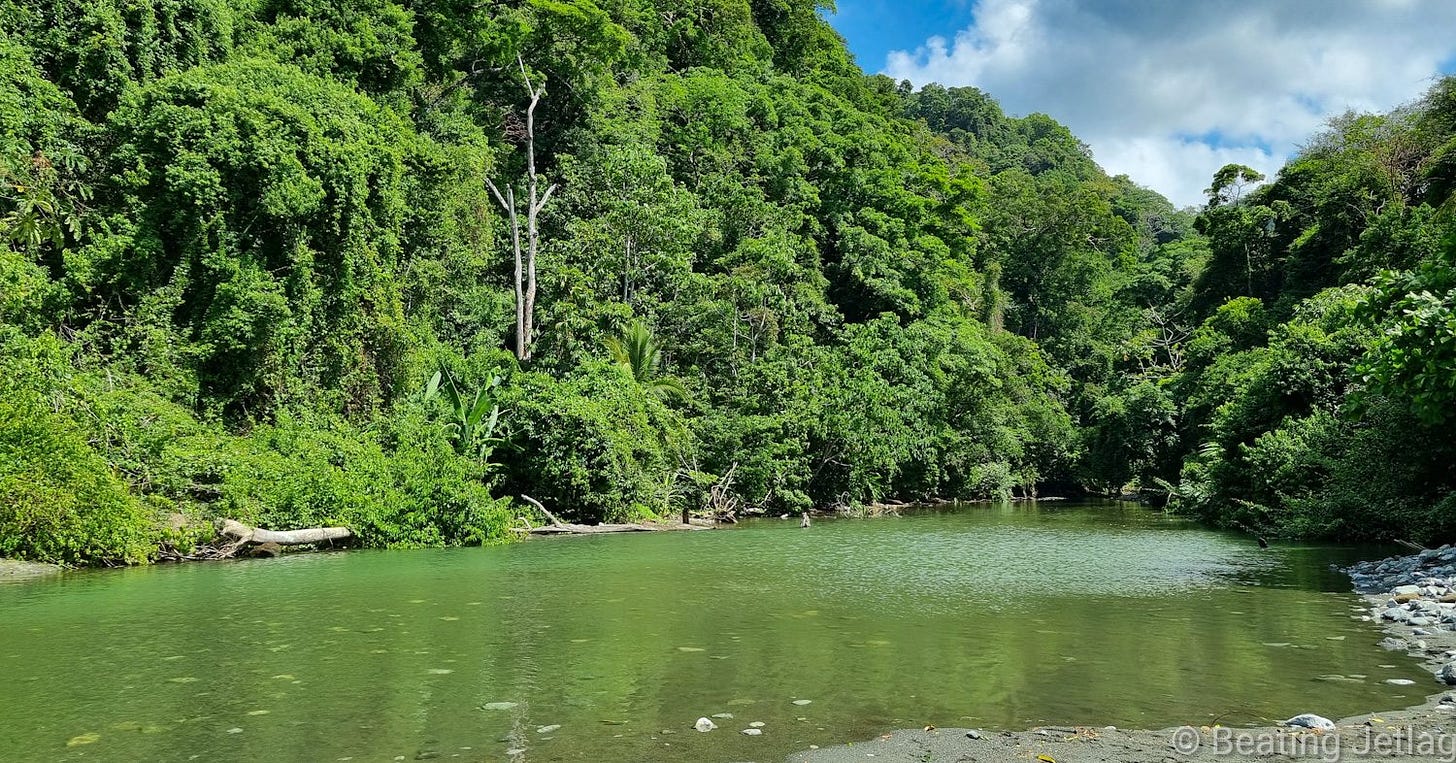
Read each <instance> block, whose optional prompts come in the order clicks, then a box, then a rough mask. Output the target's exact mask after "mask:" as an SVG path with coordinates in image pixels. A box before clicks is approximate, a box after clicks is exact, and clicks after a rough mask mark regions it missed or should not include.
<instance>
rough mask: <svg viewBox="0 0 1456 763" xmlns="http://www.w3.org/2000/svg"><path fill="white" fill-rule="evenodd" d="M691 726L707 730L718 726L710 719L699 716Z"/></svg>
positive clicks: (703, 730) (699, 729)
mask: <svg viewBox="0 0 1456 763" xmlns="http://www.w3.org/2000/svg"><path fill="white" fill-rule="evenodd" d="M693 728H695V729H697V730H698V731H702V732H708V731H712V730H713V729H716V728H718V724H716V723H714V722H712V721H711V720H708V719H707V718H699V719H698V722H697V723H694V724H693Z"/></svg>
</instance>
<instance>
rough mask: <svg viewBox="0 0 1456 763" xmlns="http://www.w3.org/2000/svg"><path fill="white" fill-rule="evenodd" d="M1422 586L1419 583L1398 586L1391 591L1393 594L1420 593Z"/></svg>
mask: <svg viewBox="0 0 1456 763" xmlns="http://www.w3.org/2000/svg"><path fill="white" fill-rule="evenodd" d="M1420 592H1421V587H1420V586H1418V585H1403V586H1396V587H1395V588H1394V589H1392V590H1391V591H1390V593H1391V595H1392V596H1407V595H1420Z"/></svg>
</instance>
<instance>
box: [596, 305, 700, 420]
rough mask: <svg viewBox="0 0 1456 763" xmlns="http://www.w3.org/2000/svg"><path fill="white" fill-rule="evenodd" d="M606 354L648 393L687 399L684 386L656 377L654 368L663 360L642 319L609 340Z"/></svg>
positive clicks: (671, 380)
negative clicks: (608, 353) (609, 354)
mask: <svg viewBox="0 0 1456 763" xmlns="http://www.w3.org/2000/svg"><path fill="white" fill-rule="evenodd" d="M606 345H607V351H608V352H610V353H611V355H612V360H614V361H616V362H617V365H620V366H621V367H623V368H625V369H627V371H628V372H629V373H631V374H632V379H633V380H634V381H636V382H637V383H638V384H640V385H642V388H643V389H645V390H647V391H648V393H650V394H652V395H655V396H657V397H659V398H677V399H680V400H682V399H686V398H687V396H688V390H687V387H684V386H683V383H682V382H681V381H678V380H677V379H674V378H672V377H671V376H658V375H657V366H658V364H659V363H660V362H661V360H662V348H660V347H659V346H658V344H657V339H656V338H655V337H654V336H653V335H652V329H649V328H648V327H647V324H646V323H643V322H642V321H641V320H635V321H633V322H631V323H629V324H627V328H626V329H624V330H623V331H622V333H621V335H620V336H615V337H609V338H608V339H607V341H606Z"/></svg>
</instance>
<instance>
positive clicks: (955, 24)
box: [829, 0, 971, 72]
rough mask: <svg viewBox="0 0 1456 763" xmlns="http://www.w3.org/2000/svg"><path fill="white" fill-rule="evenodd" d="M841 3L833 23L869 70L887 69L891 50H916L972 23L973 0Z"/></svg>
mask: <svg viewBox="0 0 1456 763" xmlns="http://www.w3.org/2000/svg"><path fill="white" fill-rule="evenodd" d="M838 5H839V13H837V14H835V15H834V16H831V17H830V18H829V23H831V24H833V25H834V28H835V29H837V30H839V33H840V34H842V35H844V39H845V40H846V41H848V42H849V49H850V50H851V51H852V52H853V53H854V57H855V60H856V61H858V62H859V65H860V67H861V68H863V69H864V70H865V71H867V72H876V71H879V70H880V69H881V68H883V67H884V65H885V60H886V59H887V58H888V57H889V55H890V51H894V50H914V49H916V48H918V47H920V46H921V45H924V44H925V41H926V40H928V39H930V38H931V37H934V36H936V35H946V34H953V33H954V32H955V31H956V30H959V29H965V28H966V26H968V25H969V24H970V23H971V3H970V0H934V2H919V3H917V2H911V3H903V2H894V0H848V2H840V3H839V4H838Z"/></svg>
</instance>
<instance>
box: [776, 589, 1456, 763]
mask: <svg viewBox="0 0 1456 763" xmlns="http://www.w3.org/2000/svg"><path fill="white" fill-rule="evenodd" d="M1364 598H1365V599H1366V601H1367V603H1368V604H1369V605H1370V607H1371V611H1372V613H1375V612H1379V611H1380V610H1382V609H1384V608H1385V606H1386V603H1387V602H1388V601H1389V600H1390V598H1391V596H1390V595H1389V594H1379V595H1367V596H1365V597H1364ZM1370 620H1371V621H1372V624H1378V625H1380V626H1381V628H1382V629H1383V631H1384V635H1387V636H1389V637H1393V638H1397V639H1400V640H1401V641H1403V642H1405V643H1406V645H1407V647H1408V648H1409V651H1410V653H1411V654H1413V655H1415V656H1418V657H1420V658H1422V659H1424V660H1425V667H1427V668H1428V669H1429V670H1430V672H1431V676H1432V677H1431V679H1430V681H1431V684H1430V686H1431V689H1432V690H1433V691H1436V693H1435V694H1432V695H1431V696H1430V697H1429V698H1427V700H1426V702H1425V704H1422V705H1418V706H1415V707H1410V708H1406V709H1403V710H1391V711H1389V712H1384V713H1376V714H1374V715H1358V716H1354V717H1350V718H1341V719H1338V720H1336V721H1335V724H1336V726H1337V728H1336V729H1335V730H1334V731H1330V732H1324V733H1319V732H1314V731H1309V730H1303V729H1287V728H1277V727H1272V726H1269V727H1262V728H1224V727H1220V728H1210V727H1207V726H1204V727H1200V728H1189V727H1183V728H1182V729H1179V728H1169V729H1161V730H1157V731H1137V730H1123V729H1115V728H1112V727H1110V726H1109V727H1103V728H1098V727H1080V726H1079V727H1069V726H1046V727H1042V728H1036V729H1031V730H1028V731H1016V732H1000V731H982V730H973V729H950V728H942V729H934V730H930V731H925V730H921V729H907V730H901V731H893V732H890V733H887V734H884V735H883V736H881V737H879V738H878V739H873V740H869V741H865V742H855V743H853V744H848V745H840V746H836V747H826V748H823V749H817V750H808V751H805V752H800V753H797V754H795V755H793V756H791V757H790V758H789V761H791V763H848V761H856V762H857V763H863V762H864V761H872V763H925V761H935V762H936V763H941V762H945V763H960V762H962V761H964V762H967V763H969V762H971V761H976V762H979V763H1026V762H1027V761H1042V762H1043V763H1045V761H1049V760H1050V761H1055V763H1124V762H1125V763H1178V762H1181V761H1202V762H1205V763H1206V762H1211V761H1228V760H1257V761H1278V760H1310V761H1329V762H1331V763H1333V762H1334V761H1342V760H1401V761H1421V762H1422V763H1426V762H1429V763H1436V762H1437V761H1439V762H1440V763H1453V761H1456V689H1453V690H1452V691H1450V692H1448V691H1444V690H1442V691H1437V690H1439V689H1445V688H1449V687H1445V686H1444V684H1442V683H1441V682H1440V681H1438V680H1437V679H1436V678H1435V672H1436V671H1437V670H1438V669H1440V667H1441V666H1442V665H1444V664H1446V663H1447V662H1449V661H1450V656H1449V653H1451V652H1452V651H1453V650H1456V632H1453V631H1451V630H1445V629H1438V628H1426V629H1416V628H1413V627H1412V626H1411V625H1410V624H1408V623H1400V622H1390V621H1384V620H1382V619H1381V618H1380V617H1379V616H1378V615H1373V616H1371V617H1370ZM1413 630H1421V633H1418V634H1413V633H1412V631H1413ZM1381 636H1382V633H1381V630H1378V629H1376V628H1372V629H1371V634H1370V637H1371V640H1372V641H1374V640H1379V639H1380V638H1381ZM1318 704H1319V703H1318V698H1317V697H1311V698H1310V709H1311V710H1312V711H1317V710H1318ZM1039 756H1040V757H1039Z"/></svg>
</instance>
